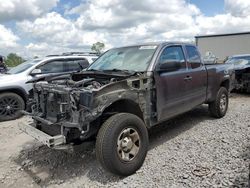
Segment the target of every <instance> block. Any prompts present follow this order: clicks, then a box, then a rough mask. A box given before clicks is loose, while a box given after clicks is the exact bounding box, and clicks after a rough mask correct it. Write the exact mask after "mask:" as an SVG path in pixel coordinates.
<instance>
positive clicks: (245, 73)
mask: <svg viewBox="0 0 250 188" xmlns="http://www.w3.org/2000/svg"><path fill="white" fill-rule="evenodd" d="M226 64H231V65H233V69H234V71H235V88H236V89H237V90H243V91H247V92H250V54H247V55H234V56H231V57H229V59H228V60H227V61H226Z"/></svg>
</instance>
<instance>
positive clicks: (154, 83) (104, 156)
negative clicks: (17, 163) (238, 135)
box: [20, 42, 230, 176]
mask: <svg viewBox="0 0 250 188" xmlns="http://www.w3.org/2000/svg"><path fill="white" fill-rule="evenodd" d="M37 81H38V80H37ZM229 87H230V73H229V71H228V65H226V64H221V65H208V66H206V65H204V64H203V62H202V61H201V57H200V53H199V51H198V49H197V48H196V46H194V45H192V44H185V43H170V42H165V43H151V44H142V45H134V46H126V47H121V48H114V49H111V50H109V51H107V52H106V53H104V54H103V55H102V56H100V57H99V58H98V59H97V60H96V61H95V62H94V63H93V64H92V65H90V66H89V67H88V68H87V70H86V71H84V72H80V73H74V74H72V75H69V76H65V77H64V78H62V77H54V78H49V79H47V82H44V81H43V82H37V83H35V84H34V97H35V105H34V106H33V112H32V114H29V115H30V116H31V117H32V118H33V119H34V122H33V123H32V124H30V125H29V124H20V128H21V130H23V131H24V132H26V133H27V134H29V135H31V136H33V137H34V138H36V139H38V140H40V141H41V142H42V143H44V144H46V145H47V146H49V147H51V148H60V147H65V146H71V144H73V143H79V141H80V142H84V141H86V140H88V139H90V138H91V137H96V156H97V158H98V160H99V161H100V163H101V164H102V165H103V166H104V168H105V169H107V170H109V171H110V172H112V173H115V174H118V175H122V176H126V175H130V174H132V173H134V172H135V171H136V170H138V169H139V168H140V167H141V165H142V164H143V161H144V159H145V157H146V154H147V150H148V142H149V140H148V129H150V128H153V127H154V126H155V125H157V124H159V123H160V122H163V121H166V120H168V119H170V118H172V117H175V116H176V115H179V114H182V113H184V112H187V111H189V110H191V109H193V108H195V107H196V106H198V105H201V104H204V103H206V104H208V105H209V110H210V113H211V115H212V116H213V117H216V118H222V117H223V116H224V115H225V114H226V112H227V108H228V91H229Z"/></svg>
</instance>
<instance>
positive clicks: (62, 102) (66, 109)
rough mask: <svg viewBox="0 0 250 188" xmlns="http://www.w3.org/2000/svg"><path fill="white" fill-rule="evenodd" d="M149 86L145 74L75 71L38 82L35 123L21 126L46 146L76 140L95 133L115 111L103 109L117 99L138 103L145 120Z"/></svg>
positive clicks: (84, 138) (75, 141) (148, 80)
mask: <svg viewBox="0 0 250 188" xmlns="http://www.w3.org/2000/svg"><path fill="white" fill-rule="evenodd" d="M150 88H152V79H151V77H150V76H146V75H145V74H143V75H134V76H128V75H125V76H124V75H122V76H117V75H112V74H109V75H106V74H103V75H102V74H90V75H89V74H74V75H73V76H72V77H71V78H70V79H62V80H61V79H59V80H57V78H55V80H53V81H50V82H47V81H40V82H37V83H35V84H34V88H33V90H34V91H33V92H34V102H33V105H32V113H31V114H30V115H31V117H32V119H33V120H34V122H33V123H32V125H29V126H28V128H27V126H21V129H22V130H23V131H24V132H26V133H27V134H29V135H31V136H33V137H34V138H36V139H38V140H40V141H42V142H43V143H45V144H46V145H48V146H49V147H55V146H57V145H62V144H69V143H79V142H82V141H84V140H86V139H89V138H91V137H92V136H94V135H95V134H96V133H97V131H98V129H99V127H100V124H101V123H102V122H103V121H104V120H105V118H106V117H105V116H107V117H108V116H110V115H112V113H115V112H107V114H103V112H104V111H105V109H106V108H107V107H109V106H110V105H111V104H112V103H114V102H116V101H118V100H120V99H129V100H130V101H134V102H135V103H138V104H140V106H141V109H142V111H143V113H144V115H143V116H144V117H145V121H147V120H148V119H149V118H150V112H151V109H149V108H151V105H150V104H151V102H150V100H151V95H150ZM146 100H148V101H146ZM39 131H40V132H41V134H39ZM41 137H42V138H41Z"/></svg>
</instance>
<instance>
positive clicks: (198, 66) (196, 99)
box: [185, 45, 207, 109]
mask: <svg viewBox="0 0 250 188" xmlns="http://www.w3.org/2000/svg"><path fill="white" fill-rule="evenodd" d="M185 49H186V56H187V62H188V75H187V76H188V77H189V80H187V92H188V98H189V101H188V102H189V107H190V109H192V108H193V107H195V106H197V105H200V104H202V103H204V102H205V100H206V92H207V71H206V67H205V66H204V64H203V63H202V61H201V57H200V53H199V51H198V50H197V48H196V46H192V45H186V46H185Z"/></svg>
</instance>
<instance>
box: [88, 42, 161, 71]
mask: <svg viewBox="0 0 250 188" xmlns="http://www.w3.org/2000/svg"><path fill="white" fill-rule="evenodd" d="M156 47H157V46H133V47H124V48H116V49H111V50H109V51H107V52H106V53H105V54H103V55H102V56H101V57H99V58H98V59H97V60H96V61H95V62H94V63H93V64H92V65H91V66H90V67H89V68H88V70H100V71H105V70H124V71H125V70H126V71H136V72H144V71H146V70H147V67H148V65H149V62H150V60H151V58H152V56H153V54H154V52H155V50H156Z"/></svg>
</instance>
